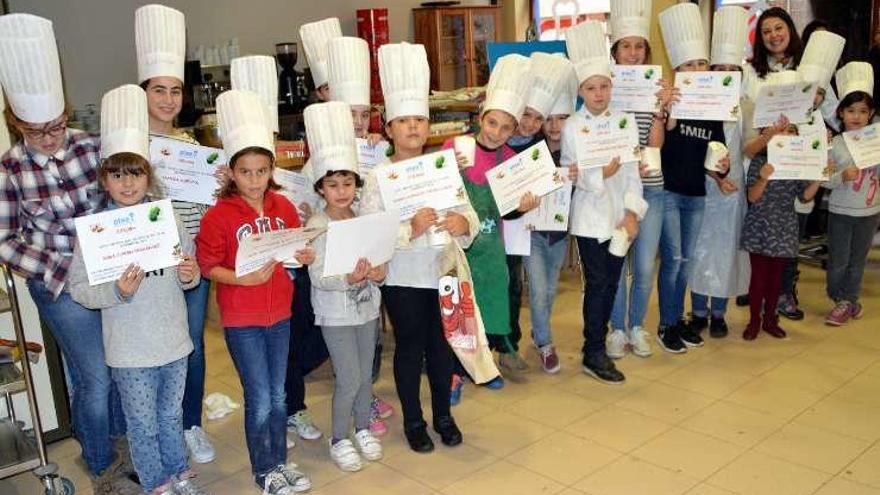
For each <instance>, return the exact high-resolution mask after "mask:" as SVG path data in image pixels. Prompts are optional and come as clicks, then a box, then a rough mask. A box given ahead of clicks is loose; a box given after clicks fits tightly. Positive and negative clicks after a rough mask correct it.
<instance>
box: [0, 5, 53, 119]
mask: <svg viewBox="0 0 880 495" xmlns="http://www.w3.org/2000/svg"><path fill="white" fill-rule="evenodd" d="M0 85H2V86H3V88H4V89H5V90H6V97H7V98H8V99H9V106H10V107H11V108H12V113H14V114H15V116H16V117H18V118H19V119H21V120H23V121H24V122H30V123H34V124H37V123H43V122H50V121H52V120H55V119H57V118H58V117H60V116H61V114H62V113H64V88H63V86H62V84H61V64H60V62H59V60H58V47H57V46H56V45H55V33H54V31H53V30H52V22H51V21H48V20H46V19H43V18H42V17H37V16H35V15H31V14H6V15H2V16H0Z"/></svg>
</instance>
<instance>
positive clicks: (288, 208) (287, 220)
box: [196, 191, 309, 328]
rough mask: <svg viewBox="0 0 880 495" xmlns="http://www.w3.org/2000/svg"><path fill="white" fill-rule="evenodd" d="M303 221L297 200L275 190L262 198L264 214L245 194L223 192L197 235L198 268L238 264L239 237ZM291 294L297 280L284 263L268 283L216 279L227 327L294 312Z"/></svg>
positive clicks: (273, 320)
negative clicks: (222, 195)
mask: <svg viewBox="0 0 880 495" xmlns="http://www.w3.org/2000/svg"><path fill="white" fill-rule="evenodd" d="M299 226H300V221H299V215H297V213H296V208H295V207H294V206H293V204H291V203H290V201H288V200H287V199H286V198H285V197H284V196H281V195H280V194H277V193H274V192H272V191H267V192H266V195H265V197H264V199H263V217H262V218H259V214H258V213H257V212H256V211H255V210H254V209H253V207H251V206H250V205H249V204H247V203H246V202H245V200H244V199H242V198H241V196H238V195H235V196H232V197H229V198H220V199H218V200H217V204H215V205H214V206H212V207H211V208H209V209H208V211H207V212H206V213H205V217H204V218H203V219H202V224H201V228H200V230H199V235H198V236H197V237H196V258H197V259H198V262H199V268H201V270H202V273H204V274H205V275H208V274H210V272H211V270H212V269H213V268H214V267H216V266H220V267H223V268H229V269H230V270H235V253H236V251H238V241H239V240H240V239H243V238H245V237H248V236H250V235H251V234H253V233H254V232H258V233H259V232H267V231H270V230H280V229H285V228H295V227H299ZM305 297H309V295H308V294H306V295H305ZM292 300H293V282H292V281H291V280H290V276H289V275H288V274H287V271H286V270H285V269H284V267H283V266H281V264H280V263H279V264H278V265H277V266H276V267H275V273H274V274H272V278H271V279H269V281H268V282H266V283H265V284H262V285H253V286H245V285H227V284H221V283H218V284H217V304H218V306H219V307H220V318H221V320H222V321H223V326H224V327H225V328H230V327H250V326H270V325H273V324H275V323H278V322H279V321H281V320H284V319H287V318H290V314H291V313H290V307H291V301H292Z"/></svg>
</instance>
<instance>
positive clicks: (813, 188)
mask: <svg viewBox="0 0 880 495" xmlns="http://www.w3.org/2000/svg"><path fill="white" fill-rule="evenodd" d="M821 185H822V181H820V180H814V181H813V182H810V183H809V184H808V185H807V186H806V187H804V189H803V191H802V192H801V195H800V200H801V203H809V202H810V201H812V200H813V198H814V197H816V192H817V191H819V186H821Z"/></svg>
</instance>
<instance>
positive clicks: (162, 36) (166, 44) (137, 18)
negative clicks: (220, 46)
mask: <svg viewBox="0 0 880 495" xmlns="http://www.w3.org/2000/svg"><path fill="white" fill-rule="evenodd" d="M134 40H135V45H136V47H137V62H138V81H140V82H144V81H146V80H148V79H151V78H153V77H162V76H166V77H176V78H177V79H178V80H180V82H181V83H182V82H183V77H184V76H183V73H184V71H183V67H184V64H185V63H186V20H185V18H184V16H183V12H181V11H179V10H175V9H172V8H171V7H166V6H164V5H156V4H151V5H144V6H143V7H141V8H139V9H137V10H135V11H134Z"/></svg>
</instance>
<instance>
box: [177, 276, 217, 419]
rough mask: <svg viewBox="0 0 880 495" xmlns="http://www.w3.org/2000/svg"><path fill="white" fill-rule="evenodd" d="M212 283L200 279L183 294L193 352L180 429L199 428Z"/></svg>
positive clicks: (188, 370) (190, 358) (187, 372)
mask: <svg viewBox="0 0 880 495" xmlns="http://www.w3.org/2000/svg"><path fill="white" fill-rule="evenodd" d="M210 290H211V281H210V280H208V279H206V278H202V281H201V282H199V285H197V286H195V287H193V288H192V289H190V290H188V291H186V292H184V293H183V296H184V298H186V314H187V321H188V323H189V337H190V339H192V343H193V351H192V353H190V355H189V357H188V358H187V363H186V364H187V365H186V388H185V389H184V393H183V429H184V430H188V429H190V428H192V427H193V426H202V400H203V399H204V397H205V311H207V309H208V292H209V291H210Z"/></svg>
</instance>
